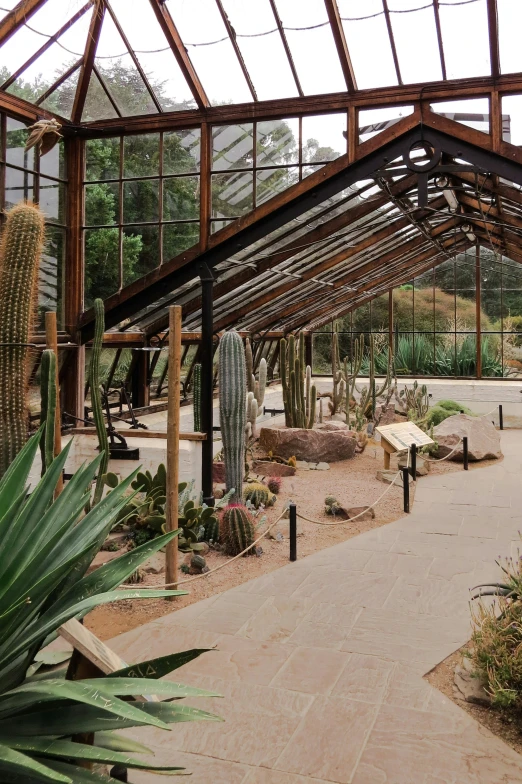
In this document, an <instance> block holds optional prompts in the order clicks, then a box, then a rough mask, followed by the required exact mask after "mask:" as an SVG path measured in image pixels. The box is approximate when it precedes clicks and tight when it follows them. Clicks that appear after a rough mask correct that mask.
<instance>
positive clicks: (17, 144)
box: [5, 117, 35, 169]
mask: <svg viewBox="0 0 522 784" xmlns="http://www.w3.org/2000/svg"><path fill="white" fill-rule="evenodd" d="M6 126H7V135H6V154H5V159H6V163H12V164H13V166H22V167H23V168H24V169H34V167H35V162H34V161H35V158H34V156H35V148H34V147H33V148H32V149H31V150H29V151H28V152H26V151H25V149H24V148H25V143H26V141H27V137H28V136H29V132H28V130H27V126H26V125H24V124H23V123H21V122H18V120H12V119H11V118H10V117H7V118H6Z"/></svg>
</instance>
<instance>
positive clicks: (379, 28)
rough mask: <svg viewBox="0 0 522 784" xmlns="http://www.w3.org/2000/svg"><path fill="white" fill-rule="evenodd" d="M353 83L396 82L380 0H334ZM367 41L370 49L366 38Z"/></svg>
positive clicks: (380, 84)
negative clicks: (340, 20)
mask: <svg viewBox="0 0 522 784" xmlns="http://www.w3.org/2000/svg"><path fill="white" fill-rule="evenodd" d="M337 4H338V6H339V13H340V15H341V19H342V22H343V29H344V34H345V36H346V43H347V46H348V51H349V52H350V57H351V59H352V63H353V68H354V71H355V79H356V81H357V87H358V88H359V89H360V90H366V89H369V88H371V87H386V86H388V85H394V84H397V75H396V73H395V66H394V64H393V56H392V50H391V45H390V37H389V35H388V29H387V27H386V20H385V18H384V10H383V7H382V0H365V3H364V4H362V3H361V2H360V0H337ZM369 41H371V49H369V47H368V42H369Z"/></svg>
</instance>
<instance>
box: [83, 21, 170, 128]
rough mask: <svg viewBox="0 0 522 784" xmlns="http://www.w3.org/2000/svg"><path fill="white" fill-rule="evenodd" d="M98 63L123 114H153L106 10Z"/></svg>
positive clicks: (119, 36) (145, 89)
mask: <svg viewBox="0 0 522 784" xmlns="http://www.w3.org/2000/svg"><path fill="white" fill-rule="evenodd" d="M95 65H96V67H97V68H98V70H99V72H100V75H101V77H102V78H103V80H104V82H105V84H106V85H107V87H108V89H109V91H110V93H111V96H112V97H113V99H114V100H115V101H116V104H117V106H118V108H119V109H120V111H121V113H122V115H124V116H125V115H133V114H152V113H154V112H156V111H157V109H156V106H155V104H154V101H153V100H152V97H151V95H150V93H149V91H148V90H147V87H146V85H145V82H144V81H143V79H142V78H141V76H140V73H139V71H138V69H137V68H136V66H135V65H134V63H133V61H132V57H131V56H130V54H129V52H128V49H127V48H126V46H125V44H124V42H123V39H122V37H121V35H120V34H119V32H118V30H117V28H116V25H115V24H114V22H113V20H112V18H111V16H110V14H109V13H106V14H105V17H104V20H103V25H102V29H101V34H100V39H99V41H98V48H97V50H96V59H95ZM93 76H94V74H93ZM111 116H112V115H111ZM100 119H102V118H100Z"/></svg>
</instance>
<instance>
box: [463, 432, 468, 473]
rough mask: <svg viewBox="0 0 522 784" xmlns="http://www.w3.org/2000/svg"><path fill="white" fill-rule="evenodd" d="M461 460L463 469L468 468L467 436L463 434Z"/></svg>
mask: <svg viewBox="0 0 522 784" xmlns="http://www.w3.org/2000/svg"><path fill="white" fill-rule="evenodd" d="M462 462H463V463H464V471H467V470H468V437H467V436H464V437H463V439H462Z"/></svg>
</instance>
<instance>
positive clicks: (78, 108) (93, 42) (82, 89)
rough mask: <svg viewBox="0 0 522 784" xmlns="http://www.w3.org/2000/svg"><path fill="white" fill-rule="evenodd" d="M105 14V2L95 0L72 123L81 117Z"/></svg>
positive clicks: (79, 120)
mask: <svg viewBox="0 0 522 784" xmlns="http://www.w3.org/2000/svg"><path fill="white" fill-rule="evenodd" d="M104 16H105V2H104V0H95V5H94V8H93V12H92V19H91V24H90V25H89V33H88V35H87V45H86V47H85V53H84V55H83V63H82V67H81V70H80V77H79V79H78V85H77V87H76V95H75V96H74V104H73V110H72V113H71V119H72V121H73V123H79V122H81V119H82V114H83V110H84V107H85V100H86V98H87V91H88V89H89V83H90V81H91V75H92V69H93V66H94V60H95V57H96V49H97V48H98V41H99V40H100V34H101V29H102V25H103V19H104Z"/></svg>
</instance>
